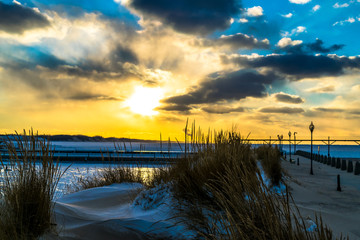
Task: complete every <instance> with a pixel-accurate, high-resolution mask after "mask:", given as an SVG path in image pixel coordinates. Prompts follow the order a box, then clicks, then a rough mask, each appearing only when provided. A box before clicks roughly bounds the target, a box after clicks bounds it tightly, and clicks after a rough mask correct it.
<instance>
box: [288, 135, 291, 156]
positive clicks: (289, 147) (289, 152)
mask: <svg viewBox="0 0 360 240" xmlns="http://www.w3.org/2000/svg"><path fill="white" fill-rule="evenodd" d="M288 134H289V154H290V155H289V156H290V158H289V161H290V162H291V132H290V131H289V133H288Z"/></svg>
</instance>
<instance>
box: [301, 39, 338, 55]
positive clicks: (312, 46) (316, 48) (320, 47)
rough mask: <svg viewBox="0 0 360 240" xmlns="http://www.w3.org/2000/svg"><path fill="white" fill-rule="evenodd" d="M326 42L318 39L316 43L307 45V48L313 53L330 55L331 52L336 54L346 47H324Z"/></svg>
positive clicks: (336, 45)
mask: <svg viewBox="0 0 360 240" xmlns="http://www.w3.org/2000/svg"><path fill="white" fill-rule="evenodd" d="M323 44H324V42H323V41H322V40H320V39H316V40H315V42H314V43H309V44H306V45H305V46H306V47H307V48H308V49H309V50H311V51H313V52H317V53H330V52H334V51H337V50H340V49H342V48H343V47H344V46H345V45H344V44H334V45H332V46H330V47H328V48H326V47H323Z"/></svg>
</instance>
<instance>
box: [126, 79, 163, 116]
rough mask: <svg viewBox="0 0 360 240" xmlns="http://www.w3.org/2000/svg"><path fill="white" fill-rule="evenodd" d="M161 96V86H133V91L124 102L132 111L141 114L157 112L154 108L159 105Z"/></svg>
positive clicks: (149, 114)
mask: <svg viewBox="0 0 360 240" xmlns="http://www.w3.org/2000/svg"><path fill="white" fill-rule="evenodd" d="M162 97H163V91H162V89H161V88H159V87H157V88H149V87H143V86H138V87H135V90H134V93H133V94H132V95H131V96H130V97H129V98H128V99H127V100H126V102H125V104H126V106H128V107H129V108H130V110H131V111H132V112H133V113H137V114H140V115H143V116H153V115H156V114H158V112H157V111H154V109H155V108H156V107H158V106H160V99H161V98H162Z"/></svg>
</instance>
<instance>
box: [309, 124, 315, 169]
mask: <svg viewBox="0 0 360 240" xmlns="http://www.w3.org/2000/svg"><path fill="white" fill-rule="evenodd" d="M314 128H315V126H314V124H313V122H312V121H311V123H310V125H309V130H310V132H311V153H310V161H311V165H310V166H311V167H310V174H311V175H314V173H313V165H312V161H313V154H312V152H313V131H314Z"/></svg>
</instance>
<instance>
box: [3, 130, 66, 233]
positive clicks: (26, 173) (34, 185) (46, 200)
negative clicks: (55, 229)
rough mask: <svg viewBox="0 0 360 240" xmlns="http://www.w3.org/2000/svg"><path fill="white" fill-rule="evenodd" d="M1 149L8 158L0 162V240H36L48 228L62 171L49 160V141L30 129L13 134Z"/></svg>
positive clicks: (57, 164)
mask: <svg viewBox="0 0 360 240" xmlns="http://www.w3.org/2000/svg"><path fill="white" fill-rule="evenodd" d="M5 146H6V148H7V151H8V156H9V157H8V159H1V167H2V168H3V169H4V171H3V172H2V176H1V177H2V181H3V185H2V187H1V190H0V192H1V203H0V239H37V238H38V237H39V236H41V235H42V234H44V233H45V232H46V231H48V230H49V229H50V228H51V226H52V222H53V219H52V218H53V215H52V213H53V207H54V203H53V202H52V200H53V199H54V197H55V191H56V187H57V184H58V182H59V180H60V178H61V176H62V175H63V173H64V172H62V171H61V170H60V166H59V163H58V162H54V160H53V153H52V151H51V145H50V142H49V141H47V140H46V139H41V138H39V137H38V134H35V133H34V132H33V131H32V130H31V131H29V133H28V134H26V132H25V131H24V133H23V134H22V135H20V134H18V133H16V135H14V140H11V139H8V140H7V141H6V142H5ZM10 169H11V171H9V170H10Z"/></svg>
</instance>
